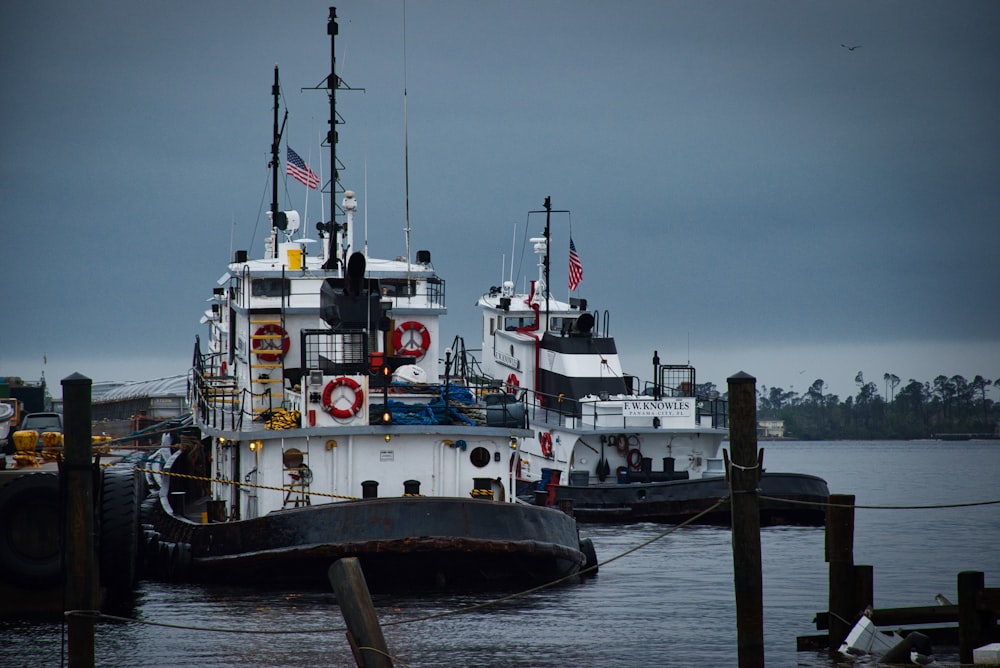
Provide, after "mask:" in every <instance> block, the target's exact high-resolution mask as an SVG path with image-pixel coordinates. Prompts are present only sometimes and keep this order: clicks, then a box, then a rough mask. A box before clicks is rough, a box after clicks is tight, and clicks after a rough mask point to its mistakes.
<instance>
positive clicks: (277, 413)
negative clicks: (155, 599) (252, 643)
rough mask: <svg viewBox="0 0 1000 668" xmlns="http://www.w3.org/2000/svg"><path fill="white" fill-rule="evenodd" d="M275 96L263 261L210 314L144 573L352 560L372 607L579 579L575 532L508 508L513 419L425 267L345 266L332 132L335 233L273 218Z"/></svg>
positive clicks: (229, 573)
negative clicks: (186, 421)
mask: <svg viewBox="0 0 1000 668" xmlns="http://www.w3.org/2000/svg"><path fill="white" fill-rule="evenodd" d="M328 32H329V34H330V36H331V40H334V39H335V38H336V35H337V32H338V24H337V22H336V10H335V9H333V8H331V10H330V18H329V25H328ZM332 52H333V49H331V53H332ZM333 65H335V63H334V64H333ZM331 72H332V73H331V74H330V76H329V77H328V79H327V84H328V89H329V91H328V92H329V98H330V123H331V128H333V127H335V125H334V124H335V123H337V124H339V123H340V122H341V121H340V120H339V116H338V115H337V113H336V108H335V104H336V103H335V93H336V90H337V88H338V87H340V86H341V81H340V79H339V78H338V77H337V75H336V74H335V67H333V66H332V67H331ZM273 93H274V97H275V102H274V104H275V112H274V128H275V137H274V142H273V144H272V152H273V156H272V169H273V181H274V199H273V202H272V205H271V212H270V218H271V224H272V228H271V232H270V237H269V238H268V239H267V242H266V244H265V246H266V247H265V250H264V253H263V255H262V256H261V257H257V258H250V257H249V254H248V252H246V251H236V253H235V257H234V259H233V261H232V262H230V263H229V265H228V266H227V268H226V270H225V273H224V274H223V276H222V278H221V279H220V280H219V282H218V285H219V287H217V288H216V289H215V291H214V296H213V303H212V307H211V310H209V311H207V312H206V314H205V317H204V318H203V322H205V323H206V324H207V325H208V330H209V334H208V338H207V341H205V346H204V348H203V347H202V345H201V344H200V343H199V344H197V345H196V348H195V354H194V364H193V369H192V372H191V377H190V382H191V389H192V407H193V412H194V427H193V428H192V430H191V432H190V433H186V434H184V435H182V436H181V437H180V438H179V439H178V440H179V443H175V444H172V446H171V447H170V449H169V451H168V450H166V449H164V450H162V451H161V452H162V453H163V455H164V456H163V459H164V465H163V468H164V470H166V471H168V472H170V473H174V474H186V475H188V476H192V477H178V476H166V475H164V476H161V475H152V476H150V479H151V481H152V482H153V483H155V484H156V485H157V486H158V487H157V489H155V491H154V495H153V497H152V499H151V500H148V501H147V502H146V503H145V504H144V518H145V519H144V521H145V522H147V523H148V524H150V525H152V527H149V526H147V529H146V541H147V550H146V557H147V559H146V561H147V563H149V564H151V565H152V567H153V569H154V572H155V573H159V574H160V575H161V576H165V577H168V578H178V579H228V580H237V581H241V582H245V583H258V582H271V581H274V580H276V579H287V578H294V579H299V580H308V581H312V582H315V583H316V584H319V585H326V572H327V568H328V567H329V565H330V564H331V563H332V562H333V561H334V560H336V559H338V558H340V557H344V556H353V557H358V558H359V559H360V561H361V565H362V568H363V570H364V572H365V575H366V578H367V580H368V583H369V586H370V587H372V588H373V589H375V590H379V591H387V590H393V589H397V588H410V587H422V586H428V587H439V586H477V585H485V586H504V585H507V586H511V587H516V588H522V587H524V586H525V585H529V584H532V583H540V582H544V581H548V580H551V579H556V578H560V577H564V576H567V575H573V574H575V573H576V572H577V571H578V570H579V569H580V568H581V567H583V566H584V564H585V562H586V561H587V559H588V557H589V558H590V560H591V561H592V560H593V556H592V554H593V551H592V547H591V546H590V545H589V543H587V542H585V543H584V544H581V543H580V540H579V536H578V533H577V527H576V522H575V520H574V519H573V518H572V517H570V516H568V515H567V514H565V513H563V512H560V511H558V510H556V509H553V508H544V507H539V506H535V505H532V504H528V503H524V502H522V501H520V500H519V499H518V498H517V495H516V493H515V489H516V487H515V486H516V481H515V476H514V472H512V470H511V468H510V466H509V461H510V458H511V453H512V452H514V451H515V450H514V449H515V447H516V444H517V442H518V441H519V439H522V438H526V437H527V436H529V435H530V432H529V431H528V430H527V429H525V426H524V424H523V415H524V412H525V410H524V406H523V404H520V403H517V402H514V403H510V402H508V401H506V400H504V401H503V402H501V401H500V394H501V393H499V392H497V391H495V389H493V390H491V388H488V387H484V386H477V385H475V384H474V383H472V382H470V381H469V380H468V379H466V378H464V377H463V375H462V374H461V373H459V372H458V370H456V368H455V365H454V364H453V361H454V360H453V353H452V351H451V350H449V349H448V348H447V346H443V345H442V341H441V327H440V324H439V320H440V318H441V316H443V315H444V314H445V313H446V307H445V281H444V279H443V278H441V277H440V276H439V275H438V274H437V272H436V271H435V269H434V266H433V264H432V263H431V255H430V252H428V251H423V250H421V251H417V253H416V258H415V260H413V261H411V260H410V259H409V258H408V256H407V257H399V258H397V259H394V260H382V259H376V258H371V257H367V256H366V255H365V254H362V253H358V252H353V249H354V248H355V246H354V243H353V239H352V234H353V230H354V219H353V217H354V214H355V211H356V210H357V207H358V202H357V200H356V198H355V196H354V193H353V192H351V191H349V190H348V191H341V190H339V183H338V178H337V166H338V163H337V158H336V133H332V132H331V134H330V137H331V139H332V140H333V141H331V142H329V148H330V164H331V173H332V174H333V175H334V177H333V178H332V179H331V182H330V183H329V184H328V185H327V188H328V190H329V192H330V210H331V211H337V212H338V213H337V214H336V215H335V216H334V220H332V221H327V222H321V223H319V224H317V226H316V227H317V232H318V236H319V237H320V238H319V239H318V240H316V241H312V240H309V239H305V238H302V237H301V236H300V233H301V231H300V220H299V216H298V214H297V213H296V212H294V211H279V210H278V203H277V190H278V186H277V183H278V163H279V154H278V146H279V145H280V141H281V137H280V133H279V129H278V111H277V106H278V73H277V68H276V69H275V83H274V88H273ZM306 169H307V170H308V167H306ZM341 195H342V198H341V201H340V202H339V205H340V208H339V210H338V209H337V207H336V204H337V202H336V198H338V197H339V196H341ZM408 247H409V244H408V243H407V253H409V248H408ZM504 399H506V398H504ZM585 552H586V555H585Z"/></svg>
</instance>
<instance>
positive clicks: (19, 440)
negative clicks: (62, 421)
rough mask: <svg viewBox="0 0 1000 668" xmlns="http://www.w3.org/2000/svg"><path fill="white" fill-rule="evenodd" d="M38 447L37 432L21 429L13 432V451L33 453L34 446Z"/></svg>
mask: <svg viewBox="0 0 1000 668" xmlns="http://www.w3.org/2000/svg"><path fill="white" fill-rule="evenodd" d="M37 445H38V432H37V431H35V430H34V429H23V430H21V431H15V432H14V449H16V450H17V451H18V452H30V453H32V455H34V453H35V446H37Z"/></svg>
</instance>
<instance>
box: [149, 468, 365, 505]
mask: <svg viewBox="0 0 1000 668" xmlns="http://www.w3.org/2000/svg"><path fill="white" fill-rule="evenodd" d="M135 470H136V471H139V472H140V473H152V474H154V475H166V476H173V477H175V478H184V479H186V480H198V481H201V482H217V483H220V484H223V485H236V486H238V487H254V488H256V489H273V490H275V491H277V492H288V491H292V492H295V493H298V492H300V491H301V487H273V486H271V485H258V484H256V483H252V482H237V481H235V480H223V479H222V478H206V477H204V476H198V475H190V474H187V473H174V472H172V471H157V470H155V469H144V468H140V467H138V466H137V467H135ZM309 494H310V495H313V496H326V497H329V498H331V499H346V500H348V501H357V500H358V497H356V496H344V495H343V494H328V493H326V492H314V491H312V490H310V491H309Z"/></svg>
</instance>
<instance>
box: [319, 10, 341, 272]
mask: <svg viewBox="0 0 1000 668" xmlns="http://www.w3.org/2000/svg"><path fill="white" fill-rule="evenodd" d="M339 31H340V26H339V25H338V24H337V8H336V7H330V18H329V20H328V21H327V24H326V32H327V34H328V35H329V36H330V76H328V77H327V79H326V88H327V91H328V92H327V95H328V97H329V98H330V120H329V124H330V128H329V130H327V134H326V143H327V144H328V145H329V146H330V219H331V224H330V228H331V229H329V230H327V235H328V236H327V244H328V245H329V250H328V253H327V261H326V263H324V265H323V268H324V269H326V270H330V269H336V268H337V265H338V261H337V236H338V234H337V232H338V230H339V227H338V225H337V185H338V184H339V183H340V172H339V171H338V170H337V88H338V87H339V86H340V79H339V77H337V50H336V42H337V34H338V33H339ZM345 231H346V225H345Z"/></svg>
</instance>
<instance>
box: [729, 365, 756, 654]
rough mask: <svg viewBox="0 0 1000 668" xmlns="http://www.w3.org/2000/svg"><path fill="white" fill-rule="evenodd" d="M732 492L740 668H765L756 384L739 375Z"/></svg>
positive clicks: (733, 410)
mask: <svg viewBox="0 0 1000 668" xmlns="http://www.w3.org/2000/svg"><path fill="white" fill-rule="evenodd" d="M727 380H728V384H729V443H730V447H732V459H731V464H730V467H729V471H728V475H729V490H730V495H731V501H730V503H731V505H732V521H733V579H734V581H735V586H736V642H737V647H738V649H739V666H740V668H758V667H759V668H763V666H764V583H763V575H762V573H761V557H760V500H759V499H758V498H757V488H758V485H759V483H760V473H761V472H760V467H759V461H760V460H759V457H758V454H757V392H756V386H757V379H756V378H754V377H753V376H751V375H749V374H747V373H744V372H742V371H741V372H739V373H737V374H736V375H734V376H730V377H729V378H728V379H727Z"/></svg>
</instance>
